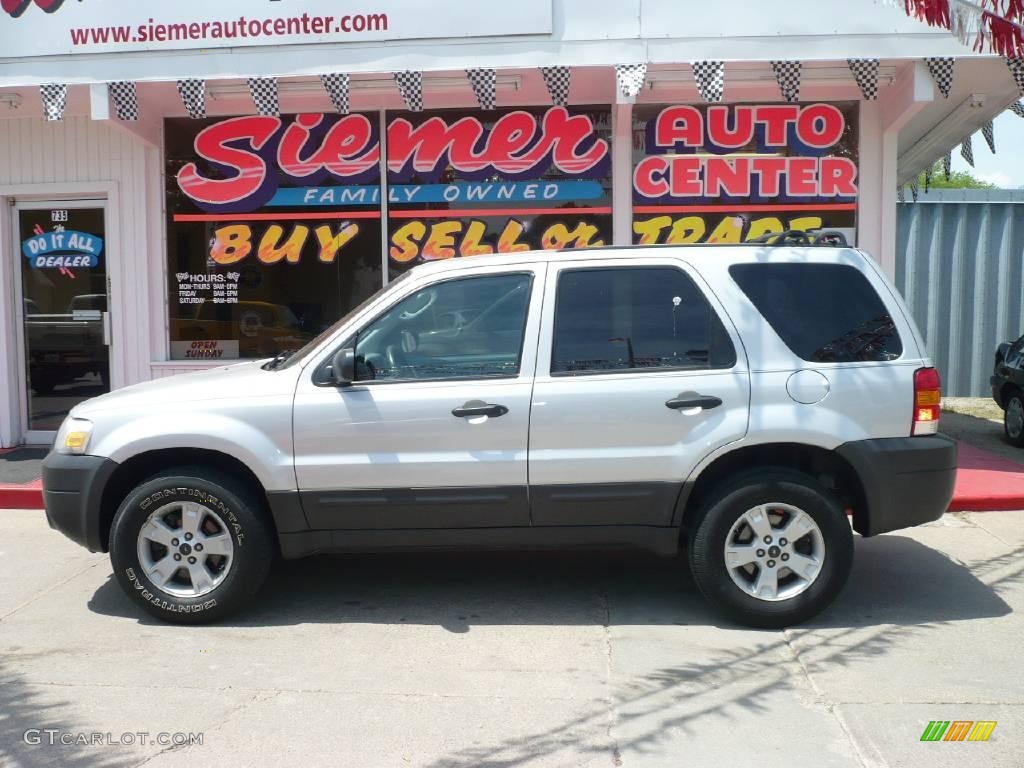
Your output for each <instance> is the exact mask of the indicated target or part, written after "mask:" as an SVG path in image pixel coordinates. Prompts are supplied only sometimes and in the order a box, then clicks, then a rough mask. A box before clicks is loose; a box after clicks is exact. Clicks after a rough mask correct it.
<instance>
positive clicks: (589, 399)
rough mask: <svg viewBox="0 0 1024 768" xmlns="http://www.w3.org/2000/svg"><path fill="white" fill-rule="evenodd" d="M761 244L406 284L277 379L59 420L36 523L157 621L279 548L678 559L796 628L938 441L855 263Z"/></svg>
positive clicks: (867, 272) (930, 486) (902, 354)
mask: <svg viewBox="0 0 1024 768" xmlns="http://www.w3.org/2000/svg"><path fill="white" fill-rule="evenodd" d="M793 239H796V240H797V242H798V244H796V245H794V244H792V240H793ZM778 243H779V244H774V245H771V244H757V245H743V246H689V247H668V246H666V247H656V248H603V249H596V250H581V251H570V252H561V253H518V254H514V255H502V256H493V257H475V258H472V259H452V260H449V261H439V262H433V263H430V264H426V265H423V266H420V267H417V268H415V269H413V270H411V271H410V272H408V273H406V274H405V275H404V276H402V277H401V278H400V279H398V280H396V281H394V282H392V283H391V284H390V285H389V286H388V287H387V288H385V289H383V290H382V291H380V292H379V293H377V294H376V295H375V296H373V297H372V298H371V299H369V300H368V301H366V302H365V303H364V304H363V305H362V306H360V307H358V308H357V309H355V310H354V311H353V312H351V313H350V314H349V315H348V316H347V317H345V318H343V319H342V320H340V321H339V322H338V323H336V324H335V325H334V326H333V327H331V328H329V329H328V330H327V331H325V332H324V333H323V334H321V335H320V336H319V337H318V338H316V339H314V340H313V341H312V342H310V343H309V344H308V345H306V346H305V347H303V348H302V349H300V350H298V351H297V352H294V353H292V354H291V355H290V356H287V355H279V356H278V357H277V358H275V359H273V360H270V361H266V360H262V361H256V362H243V363H239V364H237V365H231V366H227V367H223V368H217V369H214V370H209V371H204V372H198V373H193V374H188V375H184V376H177V377H174V378H169V379H161V380H158V381H152V382H148V383H145V384H139V385H136V386H133V387H128V388H127V389H122V390H120V391H117V392H114V393H111V394H108V395H103V396H102V397H98V398H96V399H94V400H90V401H88V402H86V403H83V404H81V405H79V406H77V407H76V408H75V409H74V410H73V411H72V412H71V414H70V415H69V416H68V418H67V420H66V422H65V423H64V425H63V426H62V428H61V430H60V433H59V435H58V437H57V441H56V444H55V446H54V449H53V451H52V452H51V453H50V455H49V456H48V457H47V459H46V462H45V464H44V473H43V482H44V492H45V499H46V509H47V516H48V519H49V521H50V523H51V525H52V526H53V527H54V528H57V529H58V530H60V531H62V532H63V533H65V534H66V535H67V536H69V537H70V538H72V539H73V540H75V541H77V542H79V543H81V544H83V545H84V546H86V547H88V548H89V549H90V550H92V551H104V552H105V551H108V550H109V552H110V557H111V561H112V563H113V569H114V573H115V576H116V578H117V580H118V582H119V583H120V584H121V586H122V587H123V588H124V590H125V591H126V592H127V594H128V595H129V596H130V597H131V599H132V600H135V601H136V602H138V603H139V604H140V605H141V606H142V607H143V608H145V609H146V610H147V611H149V612H150V613H152V614H154V615H156V616H158V617H161V618H164V619H167V620H170V621H178V622H193V623H196V622H205V621H211V620H215V619H218V618H220V617H221V616H223V615H225V614H226V613H228V612H229V611H232V610H234V609H236V608H237V607H238V606H239V605H241V604H242V603H243V602H245V601H246V600H248V599H250V598H252V597H253V596H254V595H255V594H256V593H257V591H258V590H259V588H260V586H261V584H262V583H263V581H264V579H265V577H266V575H267V572H268V568H269V566H270V563H271V560H272V558H273V557H274V556H275V554H278V553H279V554H281V555H282V556H284V557H285V558H296V557H301V556H303V555H309V554H313V553H318V552H350V551H354V550H364V549H394V548H401V549H407V548H422V547H427V548H439V547H444V548H456V547H458V548H461V547H483V548H538V547H549V548H550V547H636V548H641V549H645V550H649V551H651V552H654V553H657V554H660V555H666V556H671V555H674V554H676V552H677V551H678V550H679V549H680V548H681V547H684V548H685V549H686V550H687V551H688V554H689V561H690V565H691V567H692V569H693V573H694V576H695V578H696V581H697V584H698V585H699V587H700V589H701V591H702V592H703V593H704V594H705V595H706V596H707V598H708V599H709V600H710V602H711V603H712V604H713V605H715V606H716V607H718V608H719V609H721V610H723V611H725V612H726V613H727V614H728V615H729V616H730V617H731V618H732V619H734V620H736V621H738V622H741V623H744V624H748V625H753V626H761V627H779V626H785V625H788V624H793V623H796V622H800V621H803V620H805V619H807V618H809V617H811V616H813V615H815V614H816V613H818V612H819V611H821V610H822V609H823V608H825V607H826V606H827V605H828V604H829V603H830V602H831V601H832V600H833V599H834V598H835V596H836V595H837V594H838V592H839V591H840V589H841V588H842V586H843V583H844V582H845V581H846V579H847V576H848V575H849V573H850V568H851V562H852V559H853V536H852V533H851V523H850V518H852V527H853V529H854V530H855V531H857V532H859V533H860V534H861V535H863V536H873V535H875V534H879V533H885V532H886V531H891V530H894V529H897V528H904V527H907V526H912V525H917V524H920V523H925V522H928V521H931V520H935V519H937V518H938V517H939V516H941V515H942V514H943V512H944V511H945V509H946V507H947V505H948V503H949V500H950V498H951V496H952V491H953V483H954V479H955V472H956V470H955V467H956V448H955V443H953V442H952V441H951V440H949V439H947V438H945V437H943V436H940V435H937V434H936V431H937V427H938V413H939V379H938V375H937V374H936V371H935V369H934V368H933V367H932V364H931V361H930V360H929V359H928V357H927V355H926V353H925V350H924V345H923V343H922V340H921V337H920V334H919V333H918V331H917V329H916V328H915V327H914V325H913V323H912V321H911V319H910V317H909V315H908V313H907V311H906V308H905V307H904V305H903V302H902V301H901V300H900V298H899V296H898V295H897V293H896V291H895V289H894V288H893V287H892V285H891V284H890V283H889V282H888V281H887V280H886V279H885V277H883V275H882V274H881V272H880V271H879V270H878V268H877V267H876V265H875V264H874V262H873V261H872V260H871V259H870V258H869V257H867V256H866V255H864V254H863V253H862V252H860V251H858V250H856V249H853V248H849V247H845V246H844V245H842V244H840V245H831V246H828V245H817V244H812V243H811V241H810V239H809V238H806V237H804V236H802V235H801V236H795V238H794V237H788V236H787V237H782V238H780V239H779V240H778ZM907 577H908V578H910V577H911V574H910V573H909V572H908V574H907Z"/></svg>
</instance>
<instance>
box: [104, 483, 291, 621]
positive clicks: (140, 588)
mask: <svg viewBox="0 0 1024 768" xmlns="http://www.w3.org/2000/svg"><path fill="white" fill-rule="evenodd" d="M273 552H274V548H273V544H272V539H271V530H270V526H269V525H268V524H267V516H266V514H265V513H264V510H263V506H262V505H261V504H260V503H259V500H258V497H257V496H256V495H255V494H254V493H253V492H252V491H251V490H250V489H249V488H247V487H246V486H245V485H244V484H243V483H240V482H239V481H238V480H237V479H236V478H234V477H232V476H230V475H227V474H223V473H220V472H217V471H214V470H208V469H205V468H198V467H181V468H176V469H173V470H169V471H167V472H163V473H161V474H159V475H157V476H155V477H153V478H150V479H149V480H147V481H146V482H144V483H142V484H141V485H139V486H138V487H137V488H135V490H134V491H132V492H131V493H130V494H129V495H128V496H127V498H126V499H125V500H124V501H123V502H122V504H121V506H120V508H119V509H118V511H117V514H116V515H115V517H114V522H113V527H112V530H111V537H110V560H111V563H112V564H113V569H114V575H115V577H116V579H117V581H118V583H119V584H120V585H121V588H122V589H124V591H125V592H126V593H127V594H128V596H129V597H130V598H131V599H132V600H134V601H135V602H136V603H138V604H139V605H140V606H141V607H142V608H143V609H144V610H146V611H148V612H149V613H151V614H152V615H154V616H156V617H157V618H160V619H163V620H165V621H171V622H176V623H181V624H203V623H208V622H211V621H216V620H217V619H220V618H222V617H223V616H226V615H227V614H229V613H232V612H234V611H236V610H237V609H238V608H240V607H241V606H242V605H244V604H245V603H246V602H247V601H248V600H249V599H251V598H252V597H253V595H255V593H256V591H257V590H258V589H259V588H260V586H261V585H262V584H263V582H264V580H265V579H266V576H267V573H268V572H269V569H270V563H271V560H272V558H273Z"/></svg>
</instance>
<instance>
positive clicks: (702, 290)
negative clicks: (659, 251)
mask: <svg viewBox="0 0 1024 768" xmlns="http://www.w3.org/2000/svg"><path fill="white" fill-rule="evenodd" d="M637 269H674V270H676V271H678V272H680V273H681V274H682V275H683V276H684V277H685V278H686V279H688V280H689V281H690V283H691V284H692V285H693V287H694V288H695V289H696V290H697V292H698V293H699V294H700V296H701V297H702V298H703V299H704V302H705V303H706V304H707V307H708V309H710V310H711V311H712V312H714V314H715V316H716V317H717V318H718V322H719V323H720V324H721V326H722V329H723V330H724V331H725V333H724V337H725V338H726V339H728V341H729V346H730V347H731V349H732V362H731V363H730V364H729V365H725V366H712V365H710V364H709V365H707V366H704V367H698V366H692V365H686V366H683V365H672V366H656V367H644V368H608V369H603V370H590V371H555V370H553V368H554V363H555V348H556V345H555V333H556V331H557V328H558V326H557V323H558V303H559V294H558V290H559V283H560V281H561V279H562V275H564V274H566V273H569V272H610V271H616V270H618V271H621V270H637ZM549 280H550V281H551V285H550V289H551V294H552V297H553V298H552V300H551V302H550V303H551V313H550V317H549V318H548V319H547V322H546V323H545V325H544V326H543V327H542V328H541V333H542V334H544V333H545V328H546V329H547V333H546V335H547V340H548V342H549V349H548V354H547V371H546V375H547V376H549V377H551V378H552V379H575V378H579V377H582V376H623V375H626V376H634V375H637V374H644V373H646V374H661V373H676V374H679V373H684V374H689V375H693V374H698V375H699V374H708V373H721V372H724V371H731V370H733V369H735V368H736V366H737V364H738V363H739V360H740V356H739V352H738V351H737V346H736V342H737V339H736V337H735V335H734V333H733V329H732V327H731V320H729V317H728V315H727V314H725V312H724V311H723V309H722V307H721V306H720V304H719V302H718V300H717V297H715V296H714V294H713V293H712V292H711V290H710V288H709V287H708V286H707V284H706V283H704V281H703V280H701V279H699V278H698V276H697V275H696V274H694V273H693V272H692V271H691V270H689V269H687V268H686V267H685V266H684V265H683V263H681V262H679V261H674V260H673V261H667V260H666V261H664V262H660V261H659V262H651V261H646V260H645V261H639V260H638V261H631V262H622V261H618V260H616V261H615V262H610V263H607V264H601V263H588V264H584V265H580V266H577V265H574V264H565V265H564V266H563V265H559V268H557V269H555V270H552V273H551V275H550V277H549ZM727 321H728V322H727ZM708 357H709V359H710V349H709V355H708ZM538 375H540V372H539V371H538Z"/></svg>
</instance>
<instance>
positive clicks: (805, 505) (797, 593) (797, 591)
mask: <svg viewBox="0 0 1024 768" xmlns="http://www.w3.org/2000/svg"><path fill="white" fill-rule="evenodd" d="M764 505H766V506H764ZM759 507H761V508H762V509H767V511H768V514H767V516H765V515H764V514H762V515H760V517H758V516H757V515H756V511H757V509H758V508H759ZM748 513H750V514H751V515H753V516H751V517H748V516H747V515H748ZM799 513H802V514H803V515H805V516H806V518H805V517H802V516H801V515H800V514H799ZM808 519H809V520H810V523H812V525H808V522H807V520H808ZM791 522H792V523H794V528H791V529H789V530H790V531H791V532H792V531H794V530H795V531H796V532H797V533H795V534H792V533H791V535H790V536H789V538H786V537H785V536H784V535H783V533H784V527H785V525H787V524H789V523H791ZM765 524H767V525H768V526H769V527H768V528H765V527H764V526H765ZM776 526H777V527H776ZM755 527H757V528H758V529H759V534H758V538H760V539H761V542H760V544H759V545H758V544H755V543H754V528H755ZM805 530H806V531H807V532H806V533H803V531H805ZM760 534H766V535H768V536H770V537H771V542H770V543H766V542H765V540H764V537H763V536H762V535H760ZM794 537H795V538H794ZM727 541H728V542H729V544H730V551H731V555H730V557H731V558H732V559H733V562H734V563H741V562H742V561H744V560H748V559H755V558H756V559H755V561H754V562H750V563H748V564H747V565H744V566H742V567H739V566H737V565H733V566H729V565H727V562H726V560H727V558H726V544H727ZM783 544H784V545H785V546H782V545H783ZM746 546H750V547H751V550H749V551H748V550H746V549H744V548H743V547H746ZM784 555H785V557H783V556H784ZM689 558H690V568H691V570H692V571H693V576H694V579H695V581H696V582H697V586H698V587H699V588H700V591H701V592H702V593H703V595H704V597H705V598H707V600H708V601H709V602H710V603H711V604H712V605H713V606H714V607H715V608H716V609H718V610H719V611H721V612H722V613H724V614H725V615H726V616H727V617H728V618H730V619H732V620H733V621H736V622H737V623H739V624H744V625H746V626H749V627H759V628H765V629H780V628H782V627H787V626H792V625H794V624H799V623H801V622H803V621H807V620H808V619H810V618H811V617H812V616H815V615H817V614H818V613H820V612H821V611H822V610H824V609H825V608H826V607H828V605H829V604H830V603H831V602H832V601H833V600H834V599H835V597H836V595H838V594H839V592H840V590H842V588H843V585H844V584H845V583H846V580H847V578H848V577H849V575H850V569H851V567H852V565H853V533H852V532H851V530H850V523H849V521H848V520H847V518H846V515H845V514H844V512H843V509H842V507H841V506H840V505H839V503H838V501H837V500H836V499H835V497H834V496H833V495H832V494H831V493H830V492H829V491H828V490H826V489H825V488H824V487H822V486H821V485H820V484H818V483H817V482H815V480H814V479H813V478H811V477H809V476H807V475H804V474H802V473H800V472H794V471H792V470H788V469H783V468H779V469H765V470H757V471H754V472H751V473H748V474H746V475H744V476H742V477H740V478H737V479H736V480H735V481H733V482H731V483H729V484H727V485H726V486H724V487H723V488H722V489H721V490H720V491H718V492H717V493H715V494H714V495H713V496H712V498H711V499H709V502H708V503H707V504H706V505H705V507H704V511H703V514H702V516H701V517H700V519H699V521H698V522H697V524H696V526H695V528H693V529H692V534H691V536H690V541H689ZM784 560H785V562H787V563H790V564H796V563H798V562H799V563H801V564H802V565H803V568H804V570H806V571H807V573H811V572H812V571H813V577H812V578H804V577H803V576H802V575H800V574H798V573H797V571H796V570H791V569H790V568H789V565H783V561H784ZM762 570H763V572H764V578H763V581H762V580H761V579H762ZM773 573H774V575H775V577H776V578H775V590H776V592H775V594H774V596H772V595H771V589H772V578H771V577H772V574H773ZM757 592H760V593H761V594H760V596H755V594H754V593H757Z"/></svg>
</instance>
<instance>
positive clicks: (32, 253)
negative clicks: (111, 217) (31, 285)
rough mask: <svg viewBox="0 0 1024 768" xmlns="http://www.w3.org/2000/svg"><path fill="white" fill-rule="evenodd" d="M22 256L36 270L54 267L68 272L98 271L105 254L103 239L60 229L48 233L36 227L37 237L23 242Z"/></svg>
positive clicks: (85, 233)
mask: <svg viewBox="0 0 1024 768" xmlns="http://www.w3.org/2000/svg"><path fill="white" fill-rule="evenodd" d="M21 252H22V253H23V254H25V258H27V259H28V261H29V264H31V265H32V266H33V267H34V268H36V269H44V268H48V267H52V268H55V269H60V270H61V271H65V270H68V269H70V268H72V267H97V266H99V263H100V254H101V253H102V252H103V238H101V237H99V236H97V235H93V234H90V233H88V232H78V231H75V230H72V229H64V227H62V226H60V225H58V226H57V227H55V228H54V230H53V231H52V232H44V231H43V229H42V227H40V226H38V225H36V227H35V234H34V235H32V237H30V238H28V239H26V240H23V241H22V243H21Z"/></svg>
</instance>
